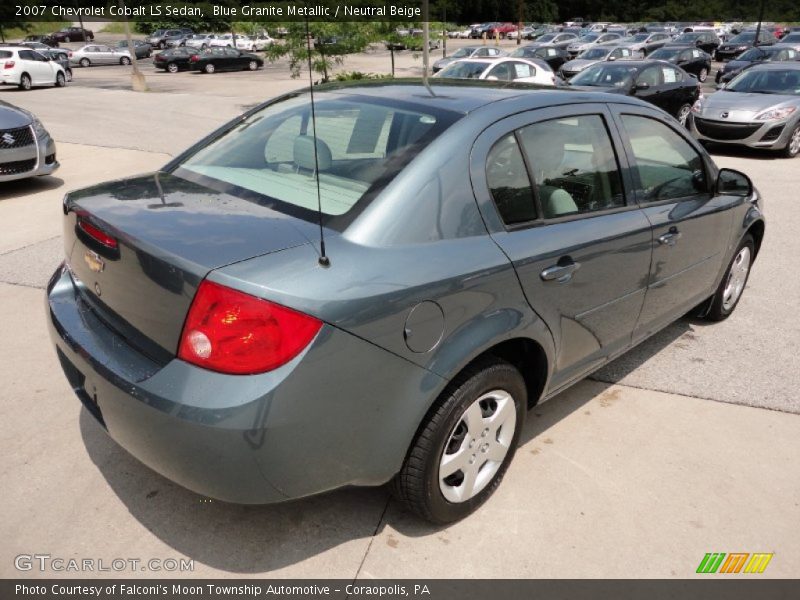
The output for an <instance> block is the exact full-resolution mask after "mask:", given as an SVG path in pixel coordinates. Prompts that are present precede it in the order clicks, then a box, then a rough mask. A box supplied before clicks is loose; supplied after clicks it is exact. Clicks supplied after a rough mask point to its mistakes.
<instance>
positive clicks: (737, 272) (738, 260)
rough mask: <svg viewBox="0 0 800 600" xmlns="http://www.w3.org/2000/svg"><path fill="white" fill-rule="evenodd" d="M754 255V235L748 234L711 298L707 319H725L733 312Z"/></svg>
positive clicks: (745, 283) (744, 284) (745, 282)
mask: <svg viewBox="0 0 800 600" xmlns="http://www.w3.org/2000/svg"><path fill="white" fill-rule="evenodd" d="M754 257H755V242H754V241H753V236H751V235H750V234H747V235H746V236H744V238H742V241H741V242H740V243H739V247H738V248H737V249H736V252H735V253H734V255H733V259H731V263H730V265H728V270H727V271H726V272H725V276H724V277H723V278H722V281H721V282H720V284H719V286H718V287H717V291H716V292H714V295H713V296H712V298H711V306H710V307H709V309H708V312H707V313H706V319H708V320H709V321H723V320H725V319H727V318H728V317H729V316H730V315H731V313H733V311H734V309H735V308H736V305H737V304H738V303H739V299H740V298H741V297H742V292H743V291H744V288H745V286H746V285H747V279H748V277H750V268H751V267H752V265H753V258H754Z"/></svg>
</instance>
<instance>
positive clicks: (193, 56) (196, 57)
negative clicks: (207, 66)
mask: <svg viewBox="0 0 800 600" xmlns="http://www.w3.org/2000/svg"><path fill="white" fill-rule="evenodd" d="M189 60H190V61H191V62H197V61H198V60H200V57H199V56H198V55H197V54H192V55H191V56H190V57H189Z"/></svg>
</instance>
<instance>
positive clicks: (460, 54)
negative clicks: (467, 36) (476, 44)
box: [450, 48, 473, 58]
mask: <svg viewBox="0 0 800 600" xmlns="http://www.w3.org/2000/svg"><path fill="white" fill-rule="evenodd" d="M472 52H473V49H472V48H459V49H458V50H456V51H455V52H453V54H451V55H450V58H466V57H467V56H469V55H470V54H472Z"/></svg>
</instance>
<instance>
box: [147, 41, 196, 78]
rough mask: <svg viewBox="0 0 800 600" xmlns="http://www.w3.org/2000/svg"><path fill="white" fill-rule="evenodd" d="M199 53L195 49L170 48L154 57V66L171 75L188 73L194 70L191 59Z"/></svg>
mask: <svg viewBox="0 0 800 600" xmlns="http://www.w3.org/2000/svg"><path fill="white" fill-rule="evenodd" d="M198 53H199V51H198V50H196V49H194V48H186V47H183V48H168V49H167V50H162V51H161V52H159V53H158V54H156V55H155V56H154V57H153V66H154V67H155V68H156V69H164V70H165V71H169V72H170V73H177V72H178V71H188V70H189V69H193V68H194V64H193V63H192V61H191V59H192V57H193V56H198Z"/></svg>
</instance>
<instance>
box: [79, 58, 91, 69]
mask: <svg viewBox="0 0 800 600" xmlns="http://www.w3.org/2000/svg"><path fill="white" fill-rule="evenodd" d="M89 64H91V61H89V59H88V58H82V59H81V66H82V67H88V66H89Z"/></svg>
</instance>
